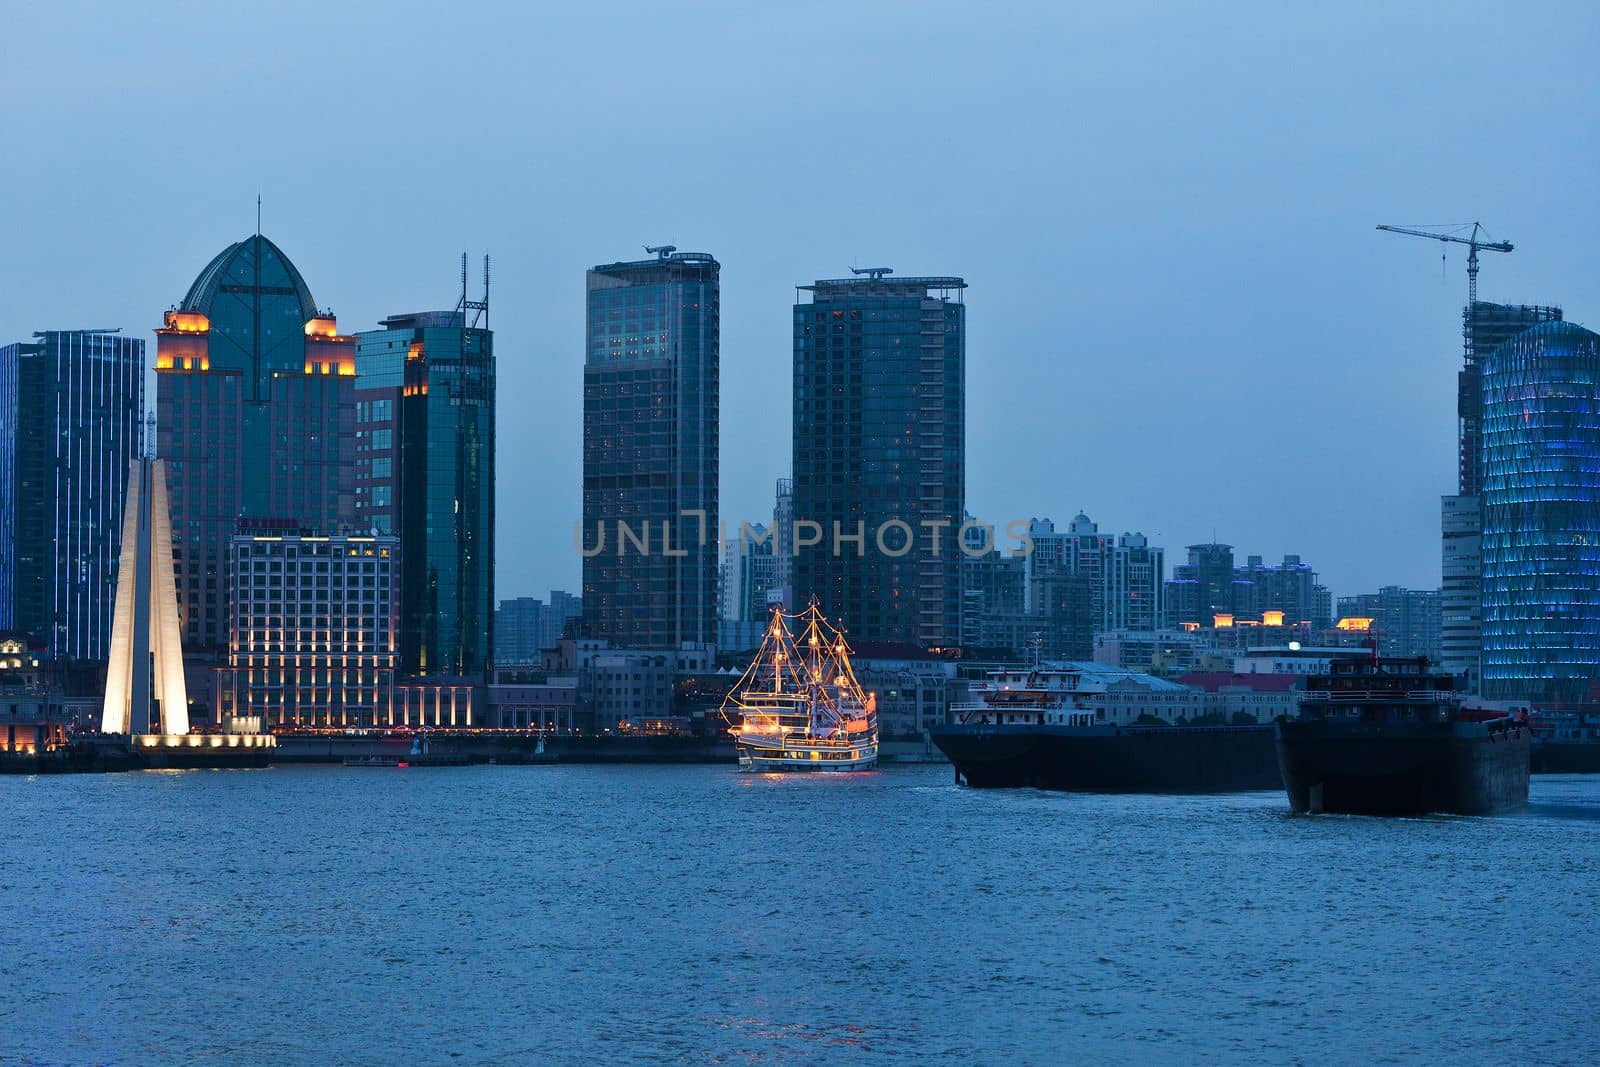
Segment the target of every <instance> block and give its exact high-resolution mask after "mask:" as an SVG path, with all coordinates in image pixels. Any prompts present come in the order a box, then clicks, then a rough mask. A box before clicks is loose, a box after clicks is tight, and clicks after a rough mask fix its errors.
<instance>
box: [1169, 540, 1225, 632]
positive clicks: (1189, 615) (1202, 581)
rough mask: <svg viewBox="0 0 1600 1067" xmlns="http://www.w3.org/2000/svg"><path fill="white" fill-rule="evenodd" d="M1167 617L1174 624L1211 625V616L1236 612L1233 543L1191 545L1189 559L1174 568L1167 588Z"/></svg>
mask: <svg viewBox="0 0 1600 1067" xmlns="http://www.w3.org/2000/svg"><path fill="white" fill-rule="evenodd" d="M1165 595H1166V598H1167V599H1166V613H1167V618H1168V619H1169V620H1170V621H1171V622H1174V623H1180V622H1190V623H1200V624H1209V623H1210V621H1211V618H1212V616H1214V615H1217V614H1228V613H1231V612H1232V611H1233V603H1234V597H1233V546H1232V545H1224V544H1218V543H1215V542H1213V543H1211V544H1204V545H1190V546H1189V560H1188V562H1187V563H1179V564H1177V565H1176V566H1174V567H1173V568H1172V580H1171V581H1170V582H1168V583H1167V588H1166V593H1165Z"/></svg>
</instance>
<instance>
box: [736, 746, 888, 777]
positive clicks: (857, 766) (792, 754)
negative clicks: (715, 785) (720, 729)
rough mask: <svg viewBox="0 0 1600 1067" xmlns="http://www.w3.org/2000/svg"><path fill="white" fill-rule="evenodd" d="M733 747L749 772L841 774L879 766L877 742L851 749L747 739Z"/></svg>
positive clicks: (740, 766) (868, 769)
mask: <svg viewBox="0 0 1600 1067" xmlns="http://www.w3.org/2000/svg"><path fill="white" fill-rule="evenodd" d="M734 747H735V748H736V749H737V751H738V755H739V770H740V771H742V772H745V773H747V774H808V773H809V774H842V773H847V772H849V771H870V770H872V769H873V768H874V767H876V766H877V765H878V745H877V743H876V742H871V743H864V744H860V745H854V746H851V747H849V748H841V747H838V746H823V745H793V744H791V745H788V746H785V747H782V748H777V747H768V746H763V745H751V744H746V743H744V742H740V743H739V744H737V745H735V746H734Z"/></svg>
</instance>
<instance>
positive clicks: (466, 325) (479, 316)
mask: <svg viewBox="0 0 1600 1067" xmlns="http://www.w3.org/2000/svg"><path fill="white" fill-rule="evenodd" d="M456 311H458V312H459V313H460V314H461V325H462V327H463V331H462V334H461V344H462V346H463V347H462V351H461V354H462V356H463V357H465V356H466V348H465V346H466V343H467V341H466V337H467V335H466V332H465V331H466V330H468V329H472V330H476V329H478V328H479V323H482V328H483V329H485V330H487V329H488V328H489V257H488V256H484V257H483V299H482V300H473V299H472V298H471V297H470V296H468V294H467V254H466V253H465V252H463V253H461V302H460V303H459V304H457V305H456ZM469 313H470V314H471V316H472V318H471V319H470V320H469V319H468V318H467V316H468V314H469Z"/></svg>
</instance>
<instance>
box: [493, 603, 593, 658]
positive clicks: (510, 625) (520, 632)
mask: <svg viewBox="0 0 1600 1067" xmlns="http://www.w3.org/2000/svg"><path fill="white" fill-rule="evenodd" d="M582 611H583V602H582V601H581V600H580V599H579V598H578V597H575V596H573V595H572V594H571V593H564V592H562V591H561V590H560V589H552V590H550V599H549V602H548V603H547V602H546V601H543V600H540V599H539V598H538V597H531V596H522V597H515V598H513V599H510V600H502V601H500V607H499V608H498V609H496V611H495V616H494V645H495V666H497V667H500V666H517V665H523V666H526V665H528V664H534V663H538V662H539V657H540V653H541V652H543V651H544V650H545V649H550V648H555V647H556V644H557V642H559V641H560V640H561V636H562V632H563V631H564V630H565V629H566V627H567V624H568V623H569V622H570V621H571V620H573V619H575V618H577V617H578V616H579V615H580V614H581V613H582Z"/></svg>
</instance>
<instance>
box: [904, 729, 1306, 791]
mask: <svg viewBox="0 0 1600 1067" xmlns="http://www.w3.org/2000/svg"><path fill="white" fill-rule="evenodd" d="M933 743H934V744H936V745H938V746H939V749H940V751H942V752H943V753H944V754H945V755H946V756H948V757H949V758H950V762H951V763H953V764H955V768H956V780H957V781H958V782H965V783H966V784H967V785H969V786H973V787H974V788H978V789H1006V788H1028V787H1031V788H1035V789H1053V790H1062V791H1067V792H1075V793H1233V792H1242V791H1247V790H1256V789H1279V788H1282V785H1283V781H1282V779H1281V778H1279V776H1278V760H1277V755H1276V753H1275V751H1274V747H1273V730H1272V727H1271V726H1127V727H1115V726H1087V727H1085V726H1042V725H1004V726H995V725H957V726H944V727H939V728H937V729H935V730H934V731H933Z"/></svg>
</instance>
